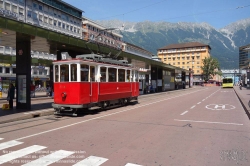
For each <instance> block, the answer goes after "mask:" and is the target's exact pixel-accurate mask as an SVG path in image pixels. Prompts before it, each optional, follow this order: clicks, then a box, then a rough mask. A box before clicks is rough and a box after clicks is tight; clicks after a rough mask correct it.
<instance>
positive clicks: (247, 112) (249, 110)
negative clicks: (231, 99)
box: [234, 89, 250, 120]
mask: <svg viewBox="0 0 250 166" xmlns="http://www.w3.org/2000/svg"><path fill="white" fill-rule="evenodd" d="M234 92H235V93H236V95H237V97H238V99H239V101H240V103H241V105H242V107H243V108H244V110H245V112H246V114H247V116H248V119H249V120H250V109H249V108H248V103H247V104H245V103H244V101H243V100H241V95H240V94H238V93H237V91H236V90H235V89H234Z"/></svg>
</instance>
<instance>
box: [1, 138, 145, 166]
mask: <svg viewBox="0 0 250 166" xmlns="http://www.w3.org/2000/svg"><path fill="white" fill-rule="evenodd" d="M0 140H1V139H0ZM20 144H23V142H19V141H16V140H12V141H8V142H3V143H0V150H3V149H6V148H10V147H13V146H16V145H20ZM45 148H47V147H45V146H40V145H33V146H29V147H26V148H23V149H20V150H17V151H11V152H9V153H6V154H4V155H2V156H0V165H1V164H3V163H6V162H15V159H18V158H21V157H24V156H26V155H29V154H31V153H34V152H37V151H40V150H42V149H45ZM72 154H74V152H73V151H66V150H58V151H55V152H53V153H51V154H49V155H46V156H43V157H41V158H38V159H36V160H33V161H28V160H27V162H28V163H22V164H23V165H22V166H33V165H36V166H47V165H50V164H53V163H55V162H58V161H59V160H61V159H64V158H66V157H68V156H70V155H72ZM12 160H13V161H12ZM106 161H108V159H107V158H103V157H96V156H89V157H87V158H85V159H84V160H81V161H79V162H78V163H76V164H74V165H73V166H89V165H91V166H100V165H102V164H103V163H105V162H106ZM125 166H142V165H137V164H132V163H127V164H126V165H125Z"/></svg>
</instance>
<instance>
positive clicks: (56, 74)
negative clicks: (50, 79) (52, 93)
mask: <svg viewBox="0 0 250 166" xmlns="http://www.w3.org/2000/svg"><path fill="white" fill-rule="evenodd" d="M58 69H59V68H58V65H56V66H55V73H54V74H55V82H59V74H58Z"/></svg>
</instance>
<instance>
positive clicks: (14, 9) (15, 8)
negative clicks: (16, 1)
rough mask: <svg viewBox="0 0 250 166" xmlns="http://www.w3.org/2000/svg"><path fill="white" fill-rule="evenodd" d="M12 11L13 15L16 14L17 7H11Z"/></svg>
mask: <svg viewBox="0 0 250 166" xmlns="http://www.w3.org/2000/svg"><path fill="white" fill-rule="evenodd" d="M12 11H13V12H14V13H17V6H14V5H13V6H12Z"/></svg>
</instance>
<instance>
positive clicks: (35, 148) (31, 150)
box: [0, 145, 46, 164]
mask: <svg viewBox="0 0 250 166" xmlns="http://www.w3.org/2000/svg"><path fill="white" fill-rule="evenodd" d="M45 148H46V147H44V146H39V145H33V146H29V147H27V148H24V149H20V150H17V151H14V152H11V153H7V154H4V155H2V156H0V164H3V163H6V162H9V161H11V160H14V159H17V158H20V157H23V156H26V155H28V154H31V153H34V152H37V151H39V150H42V149H45Z"/></svg>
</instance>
